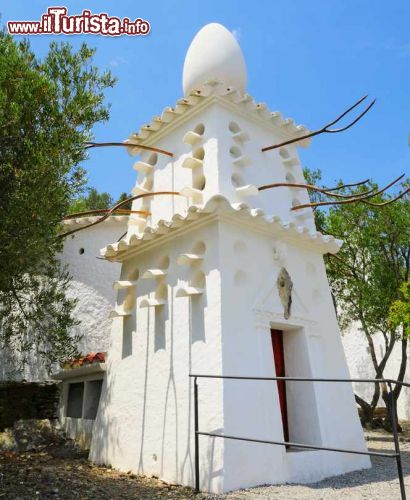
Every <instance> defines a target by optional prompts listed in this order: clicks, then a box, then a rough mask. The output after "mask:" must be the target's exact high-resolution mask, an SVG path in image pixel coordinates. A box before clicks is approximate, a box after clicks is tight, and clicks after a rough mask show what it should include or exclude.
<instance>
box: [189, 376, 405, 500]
mask: <svg viewBox="0 0 410 500" xmlns="http://www.w3.org/2000/svg"><path fill="white" fill-rule="evenodd" d="M189 377H190V378H193V379H194V430H195V491H197V492H199V491H200V489H199V480H200V477H199V436H211V437H217V438H223V439H234V440H236V441H248V442H250V443H263V444H271V445H276V446H285V447H287V448H301V449H307V450H323V451H333V452H337V453H350V454H353V455H367V456H370V457H388V458H395V459H396V465H397V475H398V478H399V484H400V493H401V499H402V500H406V491H405V486H404V476H403V465H402V459H401V453H400V444H399V434H398V421H397V413H396V407H395V404H394V396H393V389H392V385H393V384H394V385H401V386H403V387H410V384H408V383H406V382H400V381H398V380H392V379H377V378H375V379H362V378H343V379H342V378H305V377H245V376H231V375H202V374H190V375H189ZM199 378H210V379H232V380H271V381H285V382H326V383H329V382H334V383H353V382H357V383H359V382H360V383H372V384H376V383H379V384H386V385H387V387H388V389H389V390H388V395H387V407H388V408H387V409H388V412H389V416H390V422H391V426H392V433H393V441H394V449H395V451H394V453H382V452H376V451H368V450H367V451H361V450H351V449H344V448H333V447H329V446H316V445H311V444H305V443H293V442H290V441H271V440H264V439H254V438H247V437H242V436H231V435H227V434H216V433H212V432H203V431H200V430H199V412H198V392H199V391H198V379H199Z"/></svg>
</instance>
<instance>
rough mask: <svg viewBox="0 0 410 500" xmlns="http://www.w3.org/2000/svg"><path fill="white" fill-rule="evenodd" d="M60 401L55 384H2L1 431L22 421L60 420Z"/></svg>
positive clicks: (0, 393)
mask: <svg viewBox="0 0 410 500" xmlns="http://www.w3.org/2000/svg"><path fill="white" fill-rule="evenodd" d="M59 400H60V391H59V385H58V384H57V383H54V382H51V383H42V382H41V383H40V382H28V383H27V382H0V431H2V430H4V429H5V428H7V427H12V426H13V424H14V422H16V421H17V420H21V419H24V420H27V419H51V420H52V419H56V418H58V407H59Z"/></svg>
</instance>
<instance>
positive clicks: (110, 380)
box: [90, 100, 370, 492]
mask: <svg viewBox="0 0 410 500" xmlns="http://www.w3.org/2000/svg"><path fill="white" fill-rule="evenodd" d="M239 111H240V110H239V108H237V107H235V106H234V105H228V104H226V103H225V104H224V103H223V102H221V101H219V100H217V101H211V102H209V104H208V105H206V106H202V109H200V112H198V113H192V115H191V116H187V117H186V119H185V120H183V121H181V123H179V124H174V125H172V126H170V127H169V130H168V133H166V132H164V133H163V134H162V135H160V136H159V137H158V138H157V141H156V142H155V147H159V148H161V149H165V150H171V151H172V152H173V153H174V157H173V158H172V159H171V160H170V159H169V158H168V157H165V156H164V155H157V157H155V156H154V159H153V156H152V154H150V153H145V154H143V159H144V160H145V161H146V162H148V163H151V164H152V165H153V168H147V167H146V166H142V169H143V170H144V169H145V170H146V171H147V172H140V173H139V174H138V183H137V186H138V185H139V186H145V187H147V186H148V187H149V190H152V191H169V190H170V189H171V190H176V191H180V192H183V191H184V188H187V187H188V188H192V187H193V186H194V184H195V175H198V169H200V170H199V171H200V172H201V175H203V176H204V178H205V186H204V189H203V190H202V193H201V194H200V196H199V198H195V197H190V198H189V199H188V200H187V199H186V198H183V197H179V196H158V197H153V198H148V201H147V199H146V200H144V201H141V200H138V201H136V202H135V203H134V205H133V209H134V210H137V209H141V208H142V209H148V210H150V211H151V212H152V216H150V217H149V218H148V221H147V222H148V224H149V225H150V226H152V229H151V228H149V230H148V231H146V232H145V236H144V238H146V240H145V241H143V242H142V243H139V244H137V245H136V246H135V247H131V246H129V247H127V248H128V250H127V251H128V252H129V253H128V254H125V253H124V254H121V253H119V254H118V255H119V256H118V259H119V260H120V261H122V271H121V280H131V281H132V283H134V285H132V286H129V285H126V286H127V288H126V289H124V290H119V292H118V296H117V310H118V311H119V314H123V313H125V314H127V315H125V316H120V317H118V318H116V319H115V320H114V322H113V329H112V347H111V348H110V350H109V355H108V360H107V378H106V384H105V385H104V387H103V392H102V398H101V404H100V409H99V414H98V416H97V420H96V422H95V426H94V434H93V440H92V446H91V453H90V458H91V460H93V461H96V462H98V463H108V464H110V465H112V466H113V467H115V468H118V469H120V470H125V471H127V470H132V471H133V472H135V473H143V474H148V475H158V476H159V477H161V478H162V479H164V480H165V481H171V482H176V483H181V484H187V485H191V486H192V485H193V484H194V473H193V459H194V456H193V453H194V448H193V437H194V436H193V408H192V396H193V388H192V383H191V382H190V380H189V378H188V375H189V373H190V372H191V373H192V372H194V373H195V372H197V373H198V372H199V373H205V374H224V375H238V374H239V375H261V376H273V375H274V373H275V369H274V362H273V354H272V344H271V339H270V328H278V329H281V330H283V331H284V332H285V342H286V344H287V347H286V350H287V353H286V356H287V363H288V366H289V371H290V373H289V375H295V376H296V375H301V376H307V377H308V376H317V377H320V376H326V377H345V378H346V377H348V369H347V364H346V360H345V357H344V352H343V347H342V344H341V339H340V333H339V329H338V325H337V321H336V317H335V313H334V308H333V303H332V300H331V296H330V291H329V286H328V282H327V277H326V273H325V267H324V262H323V258H322V250H323V247H322V246H321V243H320V241H321V240H320V238H318V237H317V235H316V234H315V233H314V234H313V236H312V235H311V234H310V233H309V231H311V230H313V228H314V226H313V224H314V221H313V217H312V212H311V210H310V209H307V210H306V211H304V212H302V213H301V214H299V215H297V214H296V213H295V212H292V211H291V210H290V209H291V207H292V204H293V203H294V202H295V199H296V198H297V199H298V200H299V202H304V201H307V193H306V192H305V191H302V192H300V190H296V193H295V192H294V190H291V189H290V188H279V189H277V190H275V191H271V192H269V191H268V192H263V193H260V194H258V195H257V196H254V197H249V196H246V197H244V196H243V195H240V194H239V193H238V192H237V191H236V188H235V186H234V184H233V182H232V175H234V174H240V176H241V177H242V178H243V179H244V181H245V182H246V184H254V185H262V184H268V183H272V182H289V181H290V182H292V180H291V179H294V180H296V181H303V174H302V168H301V166H300V163H299V161H298V159H297V153H296V151H295V149H294V148H293V147H292V148H288V151H287V152H286V154H285V156H286V155H288V156H291V157H293V158H294V161H293V162H292V163H291V164H289V163H286V162H284V156H281V154H280V153H279V152H278V151H272V152H270V153H265V154H263V153H262V152H261V147H262V146H265V145H267V144H271V143H274V142H275V139H279V138H280V135H279V134H278V135H277V136H276V137H275V128H274V127H272V126H271V125H270V124H269V125H267V124H266V122H264V121H263V120H257V119H256V120H255V119H247V117H246V116H245V114H244V113H243V112H239ZM242 111H243V110H242ZM232 122H235V124H236V125H237V126H238V127H239V128H240V129H241V130H242V131H243V132H245V133H246V134H247V136H248V137H249V139H250V140H248V141H241V143H240V144H238V142H237V141H236V139H235V138H234V137H233V135H234V134H233V133H232V130H231V129H230V125H231V123H232ZM198 125H203V127H204V132H203V135H202V137H201V139H200V141H199V142H198V143H197V144H195V145H194V146H191V145H190V144H185V143H184V142H183V140H182V139H183V137H184V136H185V134H186V133H187V132H189V131H190V130H191V131H192V130H194V129H197V128H198ZM231 128H232V126H231ZM232 146H235V147H236V148H239V149H240V152H239V153H240V154H241V155H246V157H247V161H246V164H243V165H237V163H236V162H235V160H236V157H237V154H239V153H238V151H237V150H234V152H235V154H232ZM198 147H202V148H203V154H204V158H203V160H202V163H201V165H199V166H196V167H194V171H195V169H196V173H195V172H194V173H193V171H192V169H190V168H185V167H184V166H183V165H184V162H185V161H186V159H187V158H189V157H192V156H193V157H195V155H196V151H197V148H198ZM282 153H283V151H282ZM288 156H286V157H288ZM137 166H138V165H137ZM140 167H141V166H138V168H140ZM290 175H291V176H290ZM215 195H222V196H223V198H222V197H221V196H219V197H217V198H214V197H215ZM210 199H211V200H215V206H214V208H212V209H211V208H210V209H209V210H210V212H209V215H208V216H202V217H200V218H198V219H197V221H195V222H191V223H190V225H189V227H188V225H187V223H186V222H185V221H184V220H180V224H177V226H179V227H176V228H173V230H172V233H170V234H168V233H169V231H168V230H167V228H166V226H163V225H162V226H161V230H160V234H162V236H161V238H159V239H153V240H152V241H150V240H151V238H153V237H154V236H151V235H152V234H153V233H155V231H156V229H155V228H156V224H157V223H158V222H159V221H160V220H161V219H163V220H166V221H167V220H168V221H169V220H171V219H172V217H173V216H174V215H175V214H181V215H182V216H186V214H187V208H188V207H189V206H190V205H192V204H193V203H194V204H195V203H196V204H197V205H199V206H203V205H204V204H205V203H206V201H207V200H210ZM218 200H219V201H218ZM244 202H245V203H247V204H248V205H249V207H250V209H256V210H257V211H256V212H255V211H252V212H249V211H248V213H251V214H255V213H257V214H260V213H261V210H260V209H261V208H262V209H263V210H264V212H265V213H266V215H267V216H268V217H269V216H274V217H279V218H280V219H282V221H286V222H287V223H288V224H286V223H284V224H283V225H281V226H280V227H281V229H280V230H278V231H277V232H276V233H275V232H274V230H273V229H272V227H271V226H270V224H269V222H268V221H267V220H262V219H261V220H259V221H258V222H257V221H256V220H255V219H253V220H252V216H250V217H248V218H246V217H245V216H243V217H242V216H241V215H240V213H234V210H232V208H231V205H230V204H233V205H234V206H235V207H237V204H238V203H244ZM244 212H246V209H245V208H244ZM289 223H294V224H295V225H297V226H302V227H305V228H307V230H306V231H302V230H301V231H300V232H299V233H297V234H293V236H292V237H288V236H287V228H288V227H293V226H292V225H290V226H289ZM130 228H131V232H130V233H129V235H128V237H127V239H126V240H127V241H130V239H129V238H130V236H131V233H135V232H136V233H139V238H142V237H143V232H142V229H143V226H138V227H137V226H130ZM272 231H273V232H272ZM273 234H275V236H273ZM133 238H134V239H133V241H137V242H138V241H140V240H139V239H138V238H135V237H133ZM200 241H202V242H203V243H204V244H205V246H206V251H205V253H204V256H203V259H202V260H201V261H200V263H196V264H193V265H182V266H181V265H178V264H177V260H178V258H179V257H180V256H181V254H186V253H188V254H192V253H194V254H195V253H197V251H196V250H195V248H197V247H198V242H200ZM126 246H127V245H126V244H124V245H123V246H122V247H121V248H123V249H124V248H125V247H126ZM115 248H120V247H118V246H115V245H114V247H111V250H110V252H111V253H109V254H108V255H110V256H111V258H113V257H112V256H113V252H115V251H116V250H115ZM121 251H124V252H125V250H119V252H121ZM199 253H201V252H199ZM164 258H168V259H169V266H168V267H167V269H166V273H165V275H164V276H163V277H159V278H152V279H143V276H144V273H145V272H146V271H147V270H149V269H158V268H161V266H162V263H163V262H164ZM282 267H286V269H287V270H288V272H289V273H290V275H291V277H292V280H293V283H294V291H293V306H292V307H293V309H292V315H291V318H290V319H289V320H285V319H284V317H283V307H282V305H281V302H280V299H279V295H278V291H277V285H276V280H277V276H278V273H279V271H280V269H281V268H282ZM137 269H138V271H139V273H138V272H137ZM199 272H203V273H204V276H205V287H204V292H203V294H202V295H200V296H199V297H195V298H188V297H179V296H178V290H179V289H180V288H181V287H186V286H194V287H195V286H197V287H198V284H197V283H196V281H198V279H197V276H198V273H199ZM138 276H139V278H138ZM199 281H200V280H199ZM135 283H136V284H135ZM161 283H162V285H161ZM160 289H163V294H162V295H161V296H162V298H163V299H164V300H165V303H164V305H161V306H157V307H155V303H154V302H151V303H150V304H151V305H152V307H150V308H149V309H147V308H144V304H145V305H146V304H147V302H146V301H147V299H149V300H152V299H155V298H156V295H155V291H156V290H157V291H158V290H160ZM157 298H158V297H157ZM199 384H200V388H199V389H200V404H199V414H200V429H201V430H203V431H206V432H219V433H226V434H233V435H239V436H241V435H242V436H250V437H256V438H265V439H273V440H277V441H283V439H284V438H283V431H282V424H281V416H280V409H279V405H278V395H277V388H276V385H275V383H272V382H254V383H250V382H243V381H236V382H234V381H228V380H226V381H223V382H221V381H217V380H200V382H199ZM289 401H290V404H291V408H289V413H290V415H289V418H290V424H291V426H292V428H291V437H292V439H294V440H295V441H296V440H300V441H302V442H305V443H306V442H307V443H314V444H323V445H328V446H335V447H345V448H353V449H358V450H360V449H363V450H364V449H365V443H364V439H363V432H362V429H361V426H360V422H359V418H358V414H357V410H356V406H355V402H354V398H353V391H352V388H351V387H350V386H349V385H344V386H337V387H334V386H329V385H323V384H319V383H315V384H308V386H307V387H305V388H302V389H301V388H300V387H292V388H289ZM199 455H200V476H201V489H203V490H206V491H212V492H222V491H228V490H232V489H236V488H241V487H247V486H255V485H257V484H264V483H281V482H294V481H306V482H308V481H315V480H319V479H321V478H323V477H326V476H329V475H335V474H340V473H344V472H347V471H350V470H355V469H360V468H363V467H367V466H369V463H370V462H369V460H368V458H367V457H362V456H357V455H344V454H337V453H326V452H321V451H299V452H294V451H286V449H285V448H282V447H275V446H267V445H261V444H250V443H243V442H237V441H231V440H223V439H218V438H210V437H205V436H201V437H200V454H199Z"/></svg>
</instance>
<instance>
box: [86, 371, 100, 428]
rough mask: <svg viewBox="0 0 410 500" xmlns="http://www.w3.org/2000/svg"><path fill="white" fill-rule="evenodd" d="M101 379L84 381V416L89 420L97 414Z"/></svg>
mask: <svg viewBox="0 0 410 500" xmlns="http://www.w3.org/2000/svg"><path fill="white" fill-rule="evenodd" d="M102 384H103V381H102V379H100V380H91V381H89V382H86V385H87V386H86V391H85V392H86V398H85V401H84V417H83V418H86V419H89V420H95V417H96V416H97V410H98V404H99V402H100V396H101V389H102Z"/></svg>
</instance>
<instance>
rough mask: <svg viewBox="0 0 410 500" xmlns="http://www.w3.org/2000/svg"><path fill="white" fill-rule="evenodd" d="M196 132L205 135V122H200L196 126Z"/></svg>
mask: <svg viewBox="0 0 410 500" xmlns="http://www.w3.org/2000/svg"><path fill="white" fill-rule="evenodd" d="M194 132H195V133H196V134H199V135H204V132H205V125H204V124H203V123H198V125H197V126H196V127H195V128H194Z"/></svg>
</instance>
